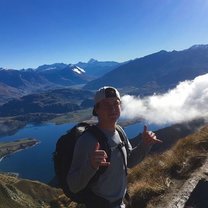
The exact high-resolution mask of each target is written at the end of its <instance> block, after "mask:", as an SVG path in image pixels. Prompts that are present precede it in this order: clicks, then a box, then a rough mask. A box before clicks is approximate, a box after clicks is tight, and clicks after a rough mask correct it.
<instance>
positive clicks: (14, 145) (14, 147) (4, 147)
mask: <svg viewBox="0 0 208 208" xmlns="http://www.w3.org/2000/svg"><path fill="white" fill-rule="evenodd" d="M37 143H38V141H37V140H36V139H33V138H23V139H20V140H15V141H10V142H0V160H1V159H2V158H4V157H5V156H7V155H10V154H12V153H14V152H17V151H20V150H23V149H26V148H28V147H31V146H34V145H36V144H37Z"/></svg>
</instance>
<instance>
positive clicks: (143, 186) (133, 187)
mask: <svg viewBox="0 0 208 208" xmlns="http://www.w3.org/2000/svg"><path fill="white" fill-rule="evenodd" d="M207 153H208V126H205V127H203V128H202V129H201V130H200V131H198V132H196V133H194V134H192V135H190V136H187V137H185V138H183V139H181V140H179V141H178V142H177V143H176V144H175V145H174V146H173V147H172V148H171V149H170V150H168V151H166V152H164V153H163V154H160V155H157V154H155V155H153V156H150V157H147V158H146V159H145V160H144V161H143V162H142V163H140V164H139V165H137V166H136V167H134V168H133V169H132V170H131V171H130V174H129V192H130V195H131V196H132V199H133V207H135V208H136V207H140V208H142V207H157V203H159V202H160V197H161V196H162V195H163V197H164V195H165V194H166V193H168V192H170V191H171V189H172V188H174V189H177V188H178V189H179V188H180V186H181V185H182V184H183V183H184V182H185V181H186V180H187V179H188V178H189V177H190V175H191V173H193V171H195V170H197V168H199V167H200V166H202V164H203V163H204V161H205V160H206V159H207ZM155 197H157V199H156V200H153V199H154V198H155ZM153 201H154V202H153Z"/></svg>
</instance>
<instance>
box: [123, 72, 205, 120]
mask: <svg viewBox="0 0 208 208" xmlns="http://www.w3.org/2000/svg"><path fill="white" fill-rule="evenodd" d="M199 117H205V118H208V74H205V75H201V76H198V77H196V78H195V79H194V80H186V81H183V82H180V83H179V84H178V85H177V86H176V88H174V89H172V90H169V91H168V92H167V93H165V94H161V95H157V94H155V95H153V96H148V97H144V98H140V97H139V96H138V97H135V96H130V95H125V96H123V97H122V114H121V118H123V119H138V118H141V119H144V120H145V121H147V122H149V123H155V124H173V123H178V122H183V121H189V120H193V119H195V118H199Z"/></svg>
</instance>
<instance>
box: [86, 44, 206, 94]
mask: <svg viewBox="0 0 208 208" xmlns="http://www.w3.org/2000/svg"><path fill="white" fill-rule="evenodd" d="M205 73H208V45H195V46H192V47H191V48H189V49H186V50H182V51H172V52H167V51H159V52H157V53H154V54H151V55H148V56H145V57H142V58H138V59H135V60H132V61H129V62H128V63H126V64H123V65H121V66H119V67H118V68H116V69H114V70H112V71H110V72H109V73H107V74H105V75H104V76H102V77H100V78H98V79H95V80H92V81H90V82H88V83H87V84H86V85H85V87H84V88H85V89H97V88H99V87H101V86H103V85H112V86H115V87H118V88H127V89H128V88H129V89H132V90H133V91H134V93H135V94H140V95H147V94H153V93H154V92H164V91H166V90H168V89H170V88H173V87H175V86H176V85H177V84H178V82H180V81H184V80H189V79H190V80H191V79H194V78H195V77H196V76H199V75H202V74H205Z"/></svg>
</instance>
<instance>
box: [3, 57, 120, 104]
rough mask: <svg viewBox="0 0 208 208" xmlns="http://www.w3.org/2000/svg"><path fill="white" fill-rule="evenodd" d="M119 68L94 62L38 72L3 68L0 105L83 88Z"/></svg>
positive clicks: (59, 65)
mask: <svg viewBox="0 0 208 208" xmlns="http://www.w3.org/2000/svg"><path fill="white" fill-rule="evenodd" d="M119 65H120V64H119V63H117V62H113V61H103V62H100V61H97V60H95V59H90V60H89V61H88V62H87V63H82V62H79V63H78V64H76V65H74V64H64V63H54V64H44V65H41V66H39V67H37V68H36V69H31V68H28V69H21V70H14V69H4V68H0V95H1V99H0V104H2V103H5V102H7V101H9V100H10V99H12V98H18V97H21V96H24V95H27V94H29V93H34V92H40V91H46V90H48V89H55V88H63V87H66V86H67V87H68V86H77V85H83V84H86V83H87V82H88V81H91V80H93V79H95V78H98V77H100V76H102V75H103V74H105V73H107V72H109V71H111V70H112V69H115V68H116V67H117V66H119Z"/></svg>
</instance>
